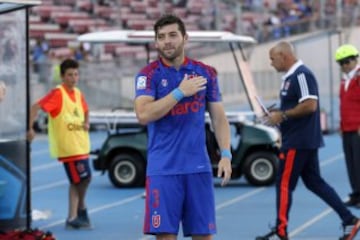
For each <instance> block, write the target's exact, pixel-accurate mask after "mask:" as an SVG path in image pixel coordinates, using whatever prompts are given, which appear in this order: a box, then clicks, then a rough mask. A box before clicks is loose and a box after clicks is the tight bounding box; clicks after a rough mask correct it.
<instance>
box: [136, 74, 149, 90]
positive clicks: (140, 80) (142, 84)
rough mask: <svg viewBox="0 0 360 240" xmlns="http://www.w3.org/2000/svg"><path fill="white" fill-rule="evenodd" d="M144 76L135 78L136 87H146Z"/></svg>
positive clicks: (139, 88)
mask: <svg viewBox="0 0 360 240" xmlns="http://www.w3.org/2000/svg"><path fill="white" fill-rule="evenodd" d="M146 79H147V78H146V76H139V77H138V78H137V79H136V89H138V90H141V89H145V88H146Z"/></svg>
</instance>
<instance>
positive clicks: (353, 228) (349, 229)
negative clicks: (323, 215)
mask: <svg viewBox="0 0 360 240" xmlns="http://www.w3.org/2000/svg"><path fill="white" fill-rule="evenodd" d="M343 227H344V235H343V236H342V237H340V238H339V240H352V239H354V238H355V236H356V234H357V233H358V231H359V229H360V219H358V218H355V219H354V220H353V222H352V223H351V224H349V225H345V226H343Z"/></svg>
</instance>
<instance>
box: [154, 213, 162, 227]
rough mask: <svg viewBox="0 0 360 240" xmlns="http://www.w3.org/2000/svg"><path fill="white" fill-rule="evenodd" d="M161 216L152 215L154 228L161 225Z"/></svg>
mask: <svg viewBox="0 0 360 240" xmlns="http://www.w3.org/2000/svg"><path fill="white" fill-rule="evenodd" d="M160 223H161V217H160V215H159V214H156V215H152V225H153V227H154V228H158V227H160Z"/></svg>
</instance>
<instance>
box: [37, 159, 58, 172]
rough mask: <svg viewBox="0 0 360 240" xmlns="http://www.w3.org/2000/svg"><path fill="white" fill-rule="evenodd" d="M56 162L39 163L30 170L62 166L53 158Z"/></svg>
mask: <svg viewBox="0 0 360 240" xmlns="http://www.w3.org/2000/svg"><path fill="white" fill-rule="evenodd" d="M54 161H56V162H52V163H48V164H41V165H40V166H36V167H32V168H31V172H33V173H35V172H38V171H42V170H47V169H49V168H54V167H59V166H62V164H61V163H59V162H58V161H57V160H54Z"/></svg>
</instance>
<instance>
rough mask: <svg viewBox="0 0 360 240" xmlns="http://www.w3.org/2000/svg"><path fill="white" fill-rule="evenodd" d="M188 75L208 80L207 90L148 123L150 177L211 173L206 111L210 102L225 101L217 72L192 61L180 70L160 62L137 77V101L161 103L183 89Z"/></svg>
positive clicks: (154, 63) (148, 170) (187, 98)
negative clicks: (221, 95) (183, 80)
mask: <svg viewBox="0 0 360 240" xmlns="http://www.w3.org/2000/svg"><path fill="white" fill-rule="evenodd" d="M185 74H187V75H188V77H189V78H190V80H189V81H191V77H195V76H203V77H205V78H206V79H207V85H206V89H205V90H202V91H200V92H198V93H197V94H195V95H194V96H190V97H184V98H183V99H182V100H181V101H180V102H178V103H177V104H176V105H175V106H174V107H173V109H171V111H170V112H169V113H168V114H167V115H166V116H164V117H163V118H161V119H159V120H157V121H154V122H150V123H148V125H147V129H148V159H147V175H148V176H151V175H168V174H186V173H197V172H211V165H210V160H209V157H208V153H207V150H206V145H205V110H206V104H207V102H217V101H220V100H221V97H220V92H219V87H218V80H217V77H216V71H215V69H214V68H212V67H210V66H208V65H205V64H203V63H201V62H198V61H195V60H192V59H189V58H186V59H185V61H184V63H183V65H182V66H181V67H180V69H178V70H177V69H175V68H174V67H170V66H167V65H165V64H164V63H163V62H162V61H161V59H159V60H156V61H154V62H152V63H150V64H149V65H147V66H146V67H145V68H143V69H142V70H141V71H140V73H139V74H138V75H137V76H136V78H135V81H136V82H135V88H136V97H139V96H142V95H147V96H151V97H153V98H154V99H155V100H158V99H161V98H163V97H165V96H166V95H168V94H169V93H171V91H172V90H174V89H175V88H177V87H178V86H179V84H180V82H181V81H182V79H183V78H184V76H185Z"/></svg>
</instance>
